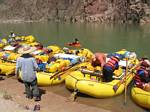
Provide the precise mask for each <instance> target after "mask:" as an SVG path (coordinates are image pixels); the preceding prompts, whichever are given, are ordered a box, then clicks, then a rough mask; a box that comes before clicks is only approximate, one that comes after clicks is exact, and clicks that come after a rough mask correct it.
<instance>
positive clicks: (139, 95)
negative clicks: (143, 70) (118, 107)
mask: <svg viewBox="0 0 150 112" xmlns="http://www.w3.org/2000/svg"><path fill="white" fill-rule="evenodd" d="M131 95H132V99H133V100H134V102H135V103H137V104H138V105H140V106H142V107H144V108H147V109H150V92H147V91H144V90H143V89H140V88H138V87H133V88H132V90H131Z"/></svg>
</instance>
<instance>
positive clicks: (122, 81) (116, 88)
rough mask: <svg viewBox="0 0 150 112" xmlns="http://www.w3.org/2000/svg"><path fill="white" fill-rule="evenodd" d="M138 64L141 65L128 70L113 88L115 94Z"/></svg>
mask: <svg viewBox="0 0 150 112" xmlns="http://www.w3.org/2000/svg"><path fill="white" fill-rule="evenodd" d="M140 64H141V63H138V64H137V65H134V66H133V67H132V68H131V69H130V71H128V73H127V74H126V75H125V76H124V77H123V78H122V79H121V80H120V81H119V82H118V83H117V84H115V85H114V86H113V90H114V91H115V92H116V91H117V90H118V88H119V87H120V85H121V84H122V83H124V81H125V79H126V78H127V77H128V76H130V73H132V72H133V70H134V69H136V68H137V67H138V66H139V65H140Z"/></svg>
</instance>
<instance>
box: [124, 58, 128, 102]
mask: <svg viewBox="0 0 150 112" xmlns="http://www.w3.org/2000/svg"><path fill="white" fill-rule="evenodd" d="M127 73H128V58H126V72H125V83H124V86H125V98H124V104H126V102H127V77H126V76H127Z"/></svg>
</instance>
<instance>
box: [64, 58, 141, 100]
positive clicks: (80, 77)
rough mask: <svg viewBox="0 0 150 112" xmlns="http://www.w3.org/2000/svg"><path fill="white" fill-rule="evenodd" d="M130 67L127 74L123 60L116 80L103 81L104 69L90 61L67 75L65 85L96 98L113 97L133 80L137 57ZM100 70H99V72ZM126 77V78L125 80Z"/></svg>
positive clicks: (116, 74) (131, 61)
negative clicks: (94, 65)
mask: <svg viewBox="0 0 150 112" xmlns="http://www.w3.org/2000/svg"><path fill="white" fill-rule="evenodd" d="M129 63H130V64H129V65H130V69H129V72H128V73H127V75H125V69H124V68H125V66H126V65H125V64H126V62H125V61H124V60H122V61H121V62H120V67H119V69H118V70H115V71H114V74H115V75H114V76H113V78H114V80H112V81H111V82H103V80H102V71H101V68H99V67H93V66H92V65H91V63H88V64H87V65H86V67H85V68H83V69H82V68H81V69H80V70H76V71H73V72H71V73H70V74H68V75H67V77H66V79H65V85H66V87H67V88H68V89H70V90H73V91H77V92H80V93H83V94H87V95H89V96H92V97H96V98H105V97H112V96H116V95H119V94H121V93H122V92H123V91H124V89H125V81H126V85H129V83H130V82H131V81H132V79H133V77H134V73H132V72H131V71H132V70H133V69H134V68H135V67H136V65H137V64H138V63H139V61H138V60H137V59H130V60H129ZM97 71H98V72H97ZM125 78H126V80H125Z"/></svg>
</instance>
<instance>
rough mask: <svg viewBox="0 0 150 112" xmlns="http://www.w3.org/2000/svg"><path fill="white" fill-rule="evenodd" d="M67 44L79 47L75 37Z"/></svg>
mask: <svg viewBox="0 0 150 112" xmlns="http://www.w3.org/2000/svg"><path fill="white" fill-rule="evenodd" d="M67 45H69V46H77V47H80V46H81V45H80V42H79V40H78V39H77V38H75V40H74V42H70V43H67Z"/></svg>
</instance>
